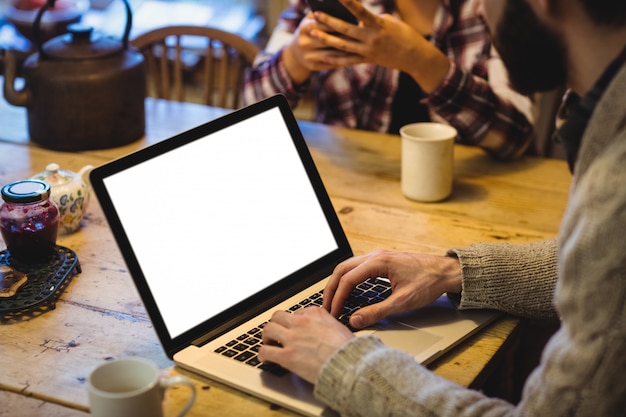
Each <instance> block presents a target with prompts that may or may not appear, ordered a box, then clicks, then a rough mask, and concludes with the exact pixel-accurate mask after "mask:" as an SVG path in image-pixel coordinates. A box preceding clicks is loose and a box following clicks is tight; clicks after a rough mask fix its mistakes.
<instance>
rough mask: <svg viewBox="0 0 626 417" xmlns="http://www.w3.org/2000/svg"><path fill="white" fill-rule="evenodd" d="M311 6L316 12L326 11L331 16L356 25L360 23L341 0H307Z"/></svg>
mask: <svg viewBox="0 0 626 417" xmlns="http://www.w3.org/2000/svg"><path fill="white" fill-rule="evenodd" d="M307 2H308V3H309V7H310V8H311V10H313V11H314V12H317V11H319V12H324V13H326V14H328V15H330V16H333V17H336V18H338V19H341V20H344V21H346V22H348V23H352V24H354V25H356V24H358V23H359V21H358V19H357V18H356V17H355V16H354V15H353V14H352V12H350V10H348V9H346V7H345V6H344V5H343V4H341V2H340V1H339V0H307Z"/></svg>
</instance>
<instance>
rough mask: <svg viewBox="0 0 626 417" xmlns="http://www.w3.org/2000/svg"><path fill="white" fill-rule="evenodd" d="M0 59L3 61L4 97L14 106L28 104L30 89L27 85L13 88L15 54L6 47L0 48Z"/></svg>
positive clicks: (15, 72)
mask: <svg viewBox="0 0 626 417" xmlns="http://www.w3.org/2000/svg"><path fill="white" fill-rule="evenodd" d="M0 59H1V60H2V61H3V62H4V98H5V99H6V100H7V101H8V102H9V103H11V104H13V105H14V106H23V107H26V106H28V105H29V104H30V100H31V95H30V89H28V88H27V87H24V88H22V89H21V90H19V91H18V90H16V89H15V77H16V74H17V71H16V64H15V56H13V53H12V52H10V51H8V50H6V49H0Z"/></svg>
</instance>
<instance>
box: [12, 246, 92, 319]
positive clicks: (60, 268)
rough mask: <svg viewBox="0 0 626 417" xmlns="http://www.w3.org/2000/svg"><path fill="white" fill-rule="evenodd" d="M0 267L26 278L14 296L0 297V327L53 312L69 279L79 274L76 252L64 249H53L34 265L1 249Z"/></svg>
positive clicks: (61, 247) (57, 247)
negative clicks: (9, 268) (8, 267)
mask: <svg viewBox="0 0 626 417" xmlns="http://www.w3.org/2000/svg"><path fill="white" fill-rule="evenodd" d="M0 265H8V266H10V267H12V268H13V269H16V270H18V271H20V272H23V273H24V274H26V275H27V277H28V281H27V282H26V284H24V286H22V287H21V288H19V289H18V290H17V293H16V294H15V295H14V296H13V297H8V298H0V323H1V324H11V323H16V322H20V321H26V320H30V319H32V318H35V317H38V316H40V315H42V314H43V313H45V312H48V311H50V310H54V308H55V307H56V301H57V300H58V299H59V297H60V296H61V294H63V291H65V288H66V287H67V285H68V284H69V283H70V281H71V280H72V277H73V276H74V275H76V274H79V273H80V272H81V269H80V263H79V262H78V256H77V255H76V253H75V252H74V251H73V250H71V249H68V248H65V247H63V246H56V247H55V251H54V253H53V254H52V255H50V257H49V258H48V259H46V260H45V261H42V262H37V263H25V262H19V261H17V260H15V259H12V257H11V254H10V253H9V252H8V251H7V250H3V251H1V252H0Z"/></svg>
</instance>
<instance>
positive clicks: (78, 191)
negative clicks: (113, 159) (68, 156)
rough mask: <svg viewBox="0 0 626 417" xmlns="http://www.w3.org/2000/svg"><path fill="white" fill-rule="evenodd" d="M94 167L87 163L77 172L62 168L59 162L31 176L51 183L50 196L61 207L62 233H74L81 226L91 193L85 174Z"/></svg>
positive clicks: (60, 229) (60, 230)
mask: <svg viewBox="0 0 626 417" xmlns="http://www.w3.org/2000/svg"><path fill="white" fill-rule="evenodd" d="M92 169H93V166H91V165H85V166H84V167H82V168H81V169H80V171H78V173H76V172H72V171H67V170H63V169H60V167H59V165H58V164H54V163H52V164H48V166H46V170H45V171H43V172H40V173H38V174H36V175H34V176H32V177H31V178H32V179H37V180H41V181H45V182H47V183H48V184H50V190H51V193H50V198H51V199H52V201H54V203H55V204H56V205H57V207H58V208H59V214H60V216H61V222H60V228H59V232H60V233H72V232H75V231H76V230H78V229H79V228H80V222H81V220H82V219H83V216H84V214H85V211H86V210H87V204H88V203H89V197H90V195H91V192H90V189H89V182H88V179H87V177H88V175H87V176H86V175H85V174H88V173H89V171H91V170H92Z"/></svg>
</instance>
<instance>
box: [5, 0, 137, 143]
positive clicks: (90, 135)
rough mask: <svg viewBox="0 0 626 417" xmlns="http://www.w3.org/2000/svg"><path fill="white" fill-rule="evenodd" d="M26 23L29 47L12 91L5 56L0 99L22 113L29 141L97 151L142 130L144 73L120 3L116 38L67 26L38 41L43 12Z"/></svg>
mask: <svg viewBox="0 0 626 417" xmlns="http://www.w3.org/2000/svg"><path fill="white" fill-rule="evenodd" d="M55 1H56V0H48V1H47V3H46V4H45V5H44V6H43V7H42V8H41V9H40V10H39V12H38V14H37V16H36V17H35V20H34V22H33V39H34V42H33V43H34V45H35V47H36V48H37V52H35V53H33V54H32V55H30V56H29V57H28V58H27V59H26V60H25V61H24V64H23V66H22V68H21V76H23V78H24V81H25V84H24V87H23V88H22V89H21V90H19V91H18V90H16V88H15V79H16V72H17V71H16V63H15V57H14V56H13V55H12V54H11V53H10V52H7V53H6V54H5V74H4V76H5V80H4V96H5V98H6V100H7V101H8V102H9V103H11V104H13V105H15V106H24V107H26V108H27V110H28V131H29V135H30V139H31V140H32V141H33V142H35V143H37V144H39V145H41V146H42V147H45V148H49V149H57V150H66V151H71V150H86V149H102V148H110V147H115V146H121V145H125V144H127V143H130V142H133V141H135V140H137V139H139V138H141V137H142V136H143V135H144V132H145V108H144V102H145V98H146V73H145V67H144V58H143V55H142V54H141V53H140V52H138V51H136V50H134V49H132V48H129V43H128V37H129V34H130V29H131V26H132V12H131V9H130V5H129V4H128V1H127V0H123V1H124V3H125V5H126V14H127V19H126V26H125V30H124V35H123V38H122V40H121V41H120V40H117V39H115V38H113V37H111V36H105V35H101V34H98V33H96V32H94V30H93V28H91V27H86V26H82V25H79V24H77V25H71V26H69V27H68V31H69V33H66V34H63V35H61V36H57V37H55V38H53V39H50V40H48V41H47V42H45V43H43V44H42V42H40V27H39V26H40V22H41V17H42V15H43V13H45V11H46V10H47V9H48V8H51V7H54V3H55Z"/></svg>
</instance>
